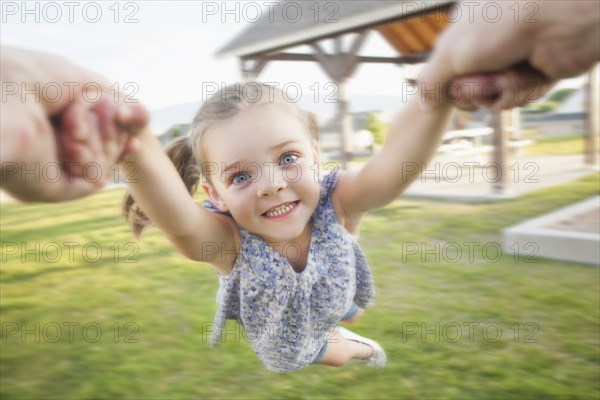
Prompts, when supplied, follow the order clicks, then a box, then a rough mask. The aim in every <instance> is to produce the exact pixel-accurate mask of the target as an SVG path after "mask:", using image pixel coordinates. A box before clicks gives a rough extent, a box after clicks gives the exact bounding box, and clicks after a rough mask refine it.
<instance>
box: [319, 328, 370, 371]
mask: <svg viewBox="0 0 600 400" xmlns="http://www.w3.org/2000/svg"><path fill="white" fill-rule="evenodd" d="M372 354H373V348H372V347H371V346H369V345H367V344H364V343H360V342H357V341H354V340H348V339H346V338H344V336H342V334H341V333H340V332H339V331H336V332H334V333H332V334H331V336H329V339H328V341H327V350H326V351H325V354H324V355H323V357H322V358H321V359H320V360H319V362H318V363H319V364H323V365H329V366H331V367H342V366H344V365H346V363H348V361H350V360H368V359H369V358H370V357H371V355H372Z"/></svg>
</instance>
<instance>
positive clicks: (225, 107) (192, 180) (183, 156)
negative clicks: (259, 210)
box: [122, 82, 319, 237]
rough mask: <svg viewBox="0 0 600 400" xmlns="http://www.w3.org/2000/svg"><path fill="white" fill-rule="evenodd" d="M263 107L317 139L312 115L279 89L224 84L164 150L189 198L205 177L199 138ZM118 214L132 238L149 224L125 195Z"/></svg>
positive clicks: (249, 83) (260, 84)
mask: <svg viewBox="0 0 600 400" xmlns="http://www.w3.org/2000/svg"><path fill="white" fill-rule="evenodd" d="M264 104H277V105H281V106H283V108H285V109H287V110H289V112H290V113H292V114H293V115H295V116H296V117H297V118H298V119H299V120H300V121H301V122H302V123H303V124H304V125H305V127H306V129H307V132H308V133H309V134H310V135H311V137H312V138H313V139H315V140H317V139H318V135H319V125H318V122H317V119H316V117H315V115H314V114H313V113H308V112H303V111H301V110H300V109H299V108H298V107H297V106H296V105H295V104H293V103H291V102H290V101H288V100H287V99H286V98H285V96H284V94H283V92H282V91H281V90H279V89H277V88H276V87H274V86H271V85H267V84H264V83H260V82H248V83H235V84H232V85H228V86H226V87H224V88H222V89H221V90H219V91H218V92H216V93H215V94H214V95H212V96H211V97H210V98H208V99H207V100H206V102H205V103H204V104H203V105H202V106H201V107H200V109H199V110H198V112H197V113H196V116H195V117H194V120H193V122H192V125H191V127H190V131H189V133H188V135H187V136H184V137H180V138H177V139H175V140H174V141H173V142H171V143H170V144H169V145H168V146H167V148H166V149H165V151H166V153H167V156H168V157H169V158H170V159H171V161H172V162H173V164H174V165H175V168H176V169H177V172H179V175H180V176H181V179H182V180H183V183H184V184H185V187H186V188H187V190H188V192H189V193H190V194H191V195H193V194H194V193H195V192H196V190H197V189H198V186H199V184H200V179H201V177H202V175H203V174H204V176H205V177H206V178H207V179H208V178H209V177H208V175H207V174H206V171H205V170H204V166H205V165H206V163H204V162H203V158H204V157H203V156H204V153H203V148H202V136H203V135H204V134H205V133H206V132H207V131H208V130H209V129H210V128H211V127H213V126H214V125H216V124H218V123H219V122H222V121H224V120H226V119H228V118H231V117H233V116H235V115H237V114H238V113H239V112H241V111H244V110H248V109H251V108H253V107H256V106H259V105H264ZM122 211H123V216H124V217H125V220H126V221H127V223H128V224H129V225H130V226H131V229H132V231H133V233H134V235H135V236H136V237H139V236H140V235H141V233H142V231H143V230H144V229H145V228H147V227H148V226H149V225H150V220H149V219H148V217H147V216H146V215H145V214H144V213H143V212H142V210H141V209H140V208H139V206H138V205H137V203H136V202H135V200H134V199H133V197H132V196H131V194H130V193H129V192H127V193H126V194H125V198H124V199H123V207H122Z"/></svg>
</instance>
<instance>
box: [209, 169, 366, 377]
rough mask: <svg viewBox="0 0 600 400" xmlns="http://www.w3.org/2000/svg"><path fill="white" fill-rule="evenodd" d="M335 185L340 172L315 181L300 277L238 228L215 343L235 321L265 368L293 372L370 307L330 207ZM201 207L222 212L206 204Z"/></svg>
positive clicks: (361, 272) (357, 261)
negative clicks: (349, 315) (348, 318)
mask: <svg viewBox="0 0 600 400" xmlns="http://www.w3.org/2000/svg"><path fill="white" fill-rule="evenodd" d="M336 183H337V171H334V172H332V173H330V174H328V175H327V176H325V178H324V179H323V180H322V181H321V183H320V186H321V189H320V199H319V203H318V205H317V208H316V210H315V212H314V214H313V215H312V217H311V218H312V219H311V222H312V226H313V229H312V236H311V242H310V249H309V254H308V261H307V265H306V268H305V269H304V270H303V271H302V272H296V271H295V270H294V269H293V268H292V265H291V264H290V263H289V261H288V260H287V259H286V258H285V257H283V256H282V255H280V254H279V253H278V252H277V251H275V249H274V248H273V247H272V246H270V245H269V244H267V243H266V242H265V241H264V240H263V239H262V238H261V237H260V236H258V235H256V234H254V233H252V232H249V231H247V230H245V229H244V228H242V227H240V226H238V227H239V232H240V241H241V246H240V249H241V250H240V253H239V254H238V255H237V259H236V262H235V264H234V266H233V268H232V270H231V272H230V273H229V274H227V275H226V276H222V275H219V290H218V291H217V305H218V311H217V314H216V316H215V329H214V335H213V336H212V342H211V345H212V346H215V345H216V344H217V343H218V342H219V341H224V340H226V338H227V335H222V333H223V329H224V327H225V322H226V320H227V319H234V320H236V321H237V322H238V323H239V324H240V325H241V326H242V327H243V328H244V339H245V340H248V341H249V342H250V343H251V344H252V347H253V349H254V351H255V353H256V354H257V356H258V357H259V358H260V360H261V361H262V362H263V364H264V365H265V366H266V367H267V368H268V369H269V370H271V371H275V372H285V371H293V370H297V369H300V368H303V367H304V366H306V365H308V364H310V363H311V362H312V361H313V360H314V359H315V358H316V357H317V355H318V354H319V352H320V351H321V349H322V348H323V346H324V345H325V344H326V341H327V337H328V335H329V334H331V333H332V332H333V331H334V329H336V327H337V326H338V324H339V322H340V320H341V318H342V316H344V314H345V313H346V311H348V310H349V309H350V307H351V306H352V302H353V301H354V302H355V303H356V304H357V305H358V306H359V307H361V308H366V307H368V306H370V305H371V304H372V303H373V300H374V295H375V288H374V285H373V278H372V274H371V270H370V268H369V265H368V263H367V261H366V259H365V256H364V253H363V251H362V250H361V249H360V247H359V245H358V243H357V238H356V237H355V236H353V235H351V234H350V233H349V232H348V231H347V230H346V229H345V228H344V227H343V226H342V225H341V224H340V223H339V221H338V219H337V217H336V215H335V212H334V209H333V204H332V202H331V193H332V192H333V189H334V188H335V185H336ZM203 205H204V207H206V208H207V209H209V210H211V211H213V212H219V210H218V209H217V208H216V207H215V206H214V204H212V203H211V202H210V201H205V202H204V204H203ZM222 336H225V337H222Z"/></svg>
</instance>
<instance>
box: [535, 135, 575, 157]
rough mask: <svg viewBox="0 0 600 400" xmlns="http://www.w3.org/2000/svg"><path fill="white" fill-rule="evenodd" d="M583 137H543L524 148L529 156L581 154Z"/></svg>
mask: <svg viewBox="0 0 600 400" xmlns="http://www.w3.org/2000/svg"><path fill="white" fill-rule="evenodd" d="M584 145H585V143H584V137H583V135H582V134H575V135H563V136H551V137H543V138H538V139H536V140H535V143H533V144H532V145H531V146H527V147H526V148H525V152H526V153H527V154H528V155H530V156H543V155H554V156H558V155H570V154H583V152H584V150H585V148H584Z"/></svg>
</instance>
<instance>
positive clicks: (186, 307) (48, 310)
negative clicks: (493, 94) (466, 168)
mask: <svg viewBox="0 0 600 400" xmlns="http://www.w3.org/2000/svg"><path fill="white" fill-rule="evenodd" d="M599 177H600V176H599V175H598V174H593V175H591V176H589V177H587V178H585V179H582V180H580V181H577V182H572V183H569V184H566V185H562V186H559V187H554V188H550V189H545V190H541V191H538V192H535V193H532V194H529V195H526V196H524V197H521V198H518V199H513V200H507V201H502V202H493V203H479V204H455V203H442V202H426V201H413V200H411V201H408V200H400V201H397V202H395V203H394V204H392V205H390V206H388V207H386V208H384V209H382V210H379V211H377V212H373V213H371V214H370V215H369V216H368V217H367V218H366V220H365V222H364V224H363V228H362V230H361V237H360V241H361V243H362V245H363V247H364V249H365V250H366V253H367V256H368V258H369V260H370V262H371V265H372V267H373V271H374V275H375V279H376V285H377V290H378V297H377V302H376V305H375V306H374V307H373V308H372V309H371V310H369V311H367V312H366V314H365V316H364V317H363V319H362V320H361V321H359V322H358V323H357V324H356V325H355V326H354V328H353V329H354V330H356V331H357V332H359V333H361V334H364V335H367V336H369V337H372V338H374V339H375V340H377V341H379V342H380V343H381V344H382V345H383V347H384V348H385V349H386V351H387V353H388V356H389V365H388V366H387V367H386V368H385V369H383V370H373V369H369V368H367V367H364V366H362V365H357V364H353V365H350V366H348V367H345V368H341V369H334V368H328V367H323V366H310V367H308V368H306V369H304V370H302V371H299V372H295V373H288V374H274V373H271V372H269V371H267V370H266V369H265V368H264V367H263V366H262V365H261V363H260V362H259V361H258V359H257V358H256V357H255V356H254V354H253V352H252V349H251V347H250V345H249V343H247V342H246V341H244V340H243V339H242V336H241V335H240V333H239V331H238V330H236V329H235V325H234V324H230V325H229V328H230V329H231V331H230V332H229V336H228V337H227V338H228V340H227V341H226V342H225V343H223V344H221V345H220V346H219V347H218V348H216V349H210V348H209V347H208V344H207V343H206V333H207V324H208V323H210V322H211V321H212V318H213V314H214V311H215V304H214V298H215V293H216V289H217V278H216V275H215V273H214V272H213V270H212V269H211V268H210V267H209V266H206V265H203V264H197V263H193V262H190V261H187V260H186V259H184V258H183V257H182V256H180V255H179V254H178V253H177V252H176V251H175V250H174V249H173V248H172V247H171V246H169V245H168V243H167V241H166V240H165V238H164V237H163V236H162V235H161V234H160V233H159V232H157V231H156V230H150V231H149V232H148V233H147V234H146V235H145V236H144V238H143V240H142V241H140V242H135V241H134V240H133V239H132V237H131V235H130V234H129V232H128V228H127V227H126V226H125V224H124V223H123V222H122V221H121V219H120V217H119V205H120V200H121V196H122V190H121V189H114V190H108V191H103V192H101V193H99V194H97V195H95V196H93V197H90V198H87V199H84V200H81V201H76V202H72V203H66V204H50V205H22V204H15V203H5V204H2V205H0V211H1V216H2V220H1V221H2V226H1V227H2V252H3V253H2V257H3V260H2V261H3V262H2V267H1V269H0V273H1V275H0V278H1V280H0V288H1V304H0V310H1V317H0V320H1V322H2V336H1V340H2V342H1V343H0V344H1V346H2V351H1V355H0V357H1V367H0V376H1V378H0V379H1V381H0V392H1V393H0V397H2V398H3V399H17V398H19V399H71V398H73V399H74V398H90V399H91V398H94V399H100V398H130V399H151V398H153V399H166V398H173V399H182V398H228V399H229V398H349V399H364V398H369V399H379V398H456V399H459V398H460V399H462V398H472V399H483V398H485V399H490V398H494V399H496V398H514V399H531V398H574V399H592V398H594V399H597V398H598V393H599V391H600V383H599V378H598V377H599V373H600V370H599V362H600V346H599V321H600V315H599V313H600V311H599V305H600V304H599V297H598V293H599V290H600V288H599V281H600V280H599V278H600V275H599V274H600V271H599V269H598V268H595V267H590V266H584V265H577V264H570V263H567V262H557V261H550V260H544V259H537V258H533V259H530V258H527V257H526V256H527V254H528V253H527V251H524V252H523V253H522V254H521V256H520V257H519V258H517V259H514V257H513V256H512V255H508V254H507V255H502V256H501V257H500V259H499V260H497V261H496V262H492V261H493V260H492V258H494V259H495V258H496V254H495V253H494V252H493V249H494V248H495V247H494V246H491V245H490V246H488V247H489V249H491V250H490V252H489V253H488V254H487V256H486V255H485V254H483V253H482V251H481V249H482V247H483V246H484V245H486V244H493V243H499V242H500V241H501V231H502V229H504V228H506V227H507V226H510V225H512V224H515V223H518V222H520V221H522V220H525V219H527V218H530V217H533V216H536V215H539V214H543V213H545V212H548V211H550V210H554V209H556V208H559V207H561V206H564V205H566V204H569V203H572V202H575V201H578V200H581V199H585V198H587V197H589V196H592V195H597V194H598V193H599V192H600V188H599V186H598V185H599V184H598V180H599ZM36 243H37V244H38V246H39V249H40V250H39V251H36V247H35V246H36ZM66 243H78V244H79V245H78V246H76V245H75V244H70V245H68V246H70V247H71V248H72V249H73V254H72V257H71V255H70V254H69V251H68V248H69V247H68V246H67V245H66ZM90 243H91V244H90ZM115 243H116V246H115ZM436 243H437V244H438V245H439V246H441V248H442V249H449V248H450V247H452V246H454V244H456V245H457V246H459V247H460V248H461V250H462V252H463V255H462V256H461V257H459V258H458V260H457V262H453V259H454V258H456V254H454V253H452V252H446V254H444V252H442V251H437V252H436V251H435V246H436ZM449 243H452V244H449ZM469 243H475V244H476V246H475V245H472V244H469ZM11 246H12V247H11ZM14 246H17V248H16V249H15V248H14ZM20 246H24V247H20ZM84 246H86V252H82V250H83V248H84ZM411 246H420V249H421V250H422V249H423V248H424V247H426V248H427V249H434V250H433V251H432V252H430V253H426V254H424V253H423V252H414V251H410V250H412V249H413V247H411ZM469 246H471V248H473V249H474V251H473V254H472V256H473V257H472V260H470V259H469V251H468V250H469ZM57 247H61V248H62V256H61V257H57V254H56V248H57ZM97 248H100V249H101V251H102V255H101V257H99V258H98V259H97V260H95V259H96V253H95V249H97ZM117 248H118V249H119V253H118V254H117V252H116V251H117V250H116V249H117ZM452 248H453V249H456V247H452ZM44 249H45V250H44ZM23 250H32V251H31V252H23ZM403 250H404V252H403ZM411 253H416V254H411ZM37 255H39V256H40V259H39V261H38V260H36V259H35V257H36V256H37ZM22 256H25V257H26V258H25V260H22V259H21V257H22ZM436 256H437V257H439V260H436V259H435V258H436ZM126 257H129V258H128V260H129V261H136V262H125V260H126ZM55 258H56V261H55V260H54V259H55ZM36 323H37V324H39V328H36V325H35V324H36ZM53 323H54V325H53ZM69 324H71V325H70V326H72V327H73V328H72V331H73V337H72V338H71V337H69V330H68V326H69ZM75 324H79V325H75ZM86 324H88V325H86ZM436 324H439V329H436ZM517 324H518V325H517ZM56 326H62V336H61V337H59V338H57V339H56V342H52V341H53V340H54V339H55V337H56V332H57V331H56ZM84 326H86V330H85V331H84V330H83V329H82V328H83V327H84ZM457 327H459V328H460V329H461V330H462V336H460V337H458V336H457V331H456V328H457ZM470 327H472V328H470ZM22 328H27V329H29V330H30V331H32V333H31V332H30V333H28V334H26V335H25V336H24V337H22V333H23V331H22ZM97 328H100V329H101V330H102V334H101V335H97ZM12 329H17V330H18V332H17V333H15V334H12ZM470 329H473V331H471V332H470ZM498 329H501V330H502V331H501V334H500V336H499V338H498V340H494V338H495V336H497V335H498V332H499V331H498ZM425 330H429V333H428V332H427V331H425ZM36 332H37V333H36ZM84 333H85V334H86V336H85V337H84V336H83V334H84ZM36 335H37V337H38V338H39V343H36ZM436 335H437V339H439V340H438V341H436ZM236 339H237V340H236ZM95 340H97V341H95ZM94 341H95V342H94ZM135 341H137V342H135Z"/></svg>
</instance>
